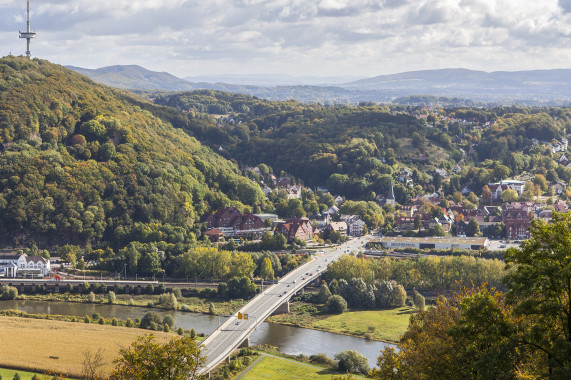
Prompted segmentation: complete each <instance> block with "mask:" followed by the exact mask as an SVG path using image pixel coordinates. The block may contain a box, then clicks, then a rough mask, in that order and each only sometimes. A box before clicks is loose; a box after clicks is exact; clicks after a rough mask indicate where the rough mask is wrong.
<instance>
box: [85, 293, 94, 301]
mask: <svg viewBox="0 0 571 380" xmlns="http://www.w3.org/2000/svg"><path fill="white" fill-rule="evenodd" d="M87 302H89V303H95V293H93V292H89V295H88V296H87Z"/></svg>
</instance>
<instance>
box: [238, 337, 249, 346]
mask: <svg viewBox="0 0 571 380" xmlns="http://www.w3.org/2000/svg"><path fill="white" fill-rule="evenodd" d="M242 347H250V337H247V338H246V339H244V341H243V342H242V344H240V345H239V346H238V348H242Z"/></svg>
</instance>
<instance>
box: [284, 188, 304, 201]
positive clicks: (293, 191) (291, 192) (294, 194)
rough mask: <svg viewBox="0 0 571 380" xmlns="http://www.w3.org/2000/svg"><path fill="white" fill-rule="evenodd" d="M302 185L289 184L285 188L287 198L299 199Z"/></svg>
mask: <svg viewBox="0 0 571 380" xmlns="http://www.w3.org/2000/svg"><path fill="white" fill-rule="evenodd" d="M302 189H303V187H302V186H289V187H288V188H287V189H286V194H287V199H301V190H302Z"/></svg>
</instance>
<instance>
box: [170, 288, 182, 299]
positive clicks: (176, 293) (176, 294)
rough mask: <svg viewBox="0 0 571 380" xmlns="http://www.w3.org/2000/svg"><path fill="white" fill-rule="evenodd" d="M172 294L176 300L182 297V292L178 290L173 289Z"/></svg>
mask: <svg viewBox="0 0 571 380" xmlns="http://www.w3.org/2000/svg"><path fill="white" fill-rule="evenodd" d="M172 294H174V296H175V297H176V298H181V297H182V291H181V290H180V289H179V288H176V289H173V291H172Z"/></svg>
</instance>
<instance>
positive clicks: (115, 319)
mask: <svg viewBox="0 0 571 380" xmlns="http://www.w3.org/2000/svg"><path fill="white" fill-rule="evenodd" d="M111 325H113V326H117V325H119V320H118V319H117V318H115V317H113V319H111Z"/></svg>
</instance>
